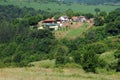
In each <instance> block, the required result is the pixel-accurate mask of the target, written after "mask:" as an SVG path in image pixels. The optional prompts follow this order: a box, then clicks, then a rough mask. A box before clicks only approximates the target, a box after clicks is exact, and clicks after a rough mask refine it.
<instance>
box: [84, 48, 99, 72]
mask: <svg viewBox="0 0 120 80" xmlns="http://www.w3.org/2000/svg"><path fill="white" fill-rule="evenodd" d="M98 64H99V63H98V56H97V55H96V54H95V52H94V51H93V50H92V49H91V50H88V51H87V52H86V53H85V54H84V56H83V63H82V67H83V69H84V70H85V71H86V72H96V68H97V67H98Z"/></svg>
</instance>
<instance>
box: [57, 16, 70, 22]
mask: <svg viewBox="0 0 120 80" xmlns="http://www.w3.org/2000/svg"><path fill="white" fill-rule="evenodd" d="M58 20H60V21H61V22H69V21H70V20H69V18H68V16H61V17H60V18H59V19H58Z"/></svg>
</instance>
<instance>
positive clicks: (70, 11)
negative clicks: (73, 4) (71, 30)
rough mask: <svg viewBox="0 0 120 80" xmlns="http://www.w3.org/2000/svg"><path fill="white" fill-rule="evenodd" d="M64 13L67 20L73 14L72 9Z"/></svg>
mask: <svg viewBox="0 0 120 80" xmlns="http://www.w3.org/2000/svg"><path fill="white" fill-rule="evenodd" d="M65 13H66V15H67V16H68V17H69V18H71V17H72V16H73V15H74V12H73V10H72V9H68V10H66V11H65Z"/></svg>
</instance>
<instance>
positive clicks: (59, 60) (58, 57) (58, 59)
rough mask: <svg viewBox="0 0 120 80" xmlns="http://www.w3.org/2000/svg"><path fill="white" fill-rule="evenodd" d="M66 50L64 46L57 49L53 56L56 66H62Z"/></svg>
mask: <svg viewBox="0 0 120 80" xmlns="http://www.w3.org/2000/svg"><path fill="white" fill-rule="evenodd" d="M67 51H68V50H67V49H66V47H65V46H61V47H59V48H58V51H57V53H56V54H55V64H56V66H60V65H64V64H65V59H66V55H67Z"/></svg>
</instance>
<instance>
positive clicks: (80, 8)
mask: <svg viewBox="0 0 120 80" xmlns="http://www.w3.org/2000/svg"><path fill="white" fill-rule="evenodd" d="M8 4H12V5H17V6H20V7H24V6H26V7H32V8H34V9H37V10H38V9H41V10H46V11H49V12H58V11H60V12H62V11H65V10H67V9H72V10H73V11H76V12H82V13H95V11H94V9H95V8H100V9H101V11H106V12H110V11H112V10H114V9H116V8H120V6H108V5H80V4H77V3H73V4H71V5H66V4H61V5H58V4H57V3H37V2H30V3H29V2H25V1H15V0H11V1H10V0H9V1H8V2H3V1H0V5H8Z"/></svg>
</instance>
